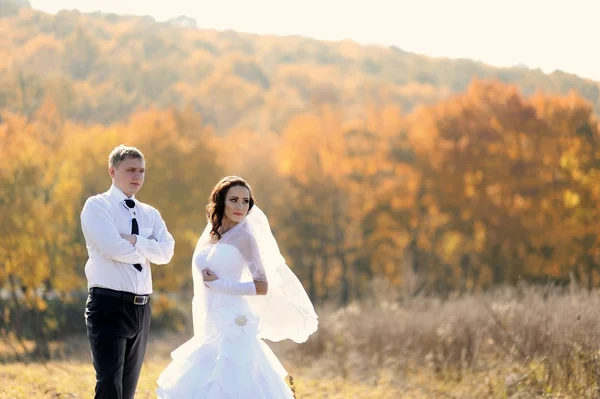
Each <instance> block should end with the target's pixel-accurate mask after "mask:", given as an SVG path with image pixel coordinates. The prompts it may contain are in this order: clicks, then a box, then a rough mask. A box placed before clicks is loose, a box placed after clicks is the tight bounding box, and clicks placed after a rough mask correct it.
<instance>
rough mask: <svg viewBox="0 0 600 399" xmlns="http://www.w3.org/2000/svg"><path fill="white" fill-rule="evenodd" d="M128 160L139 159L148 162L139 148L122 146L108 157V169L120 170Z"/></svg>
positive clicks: (116, 148)
mask: <svg viewBox="0 0 600 399" xmlns="http://www.w3.org/2000/svg"><path fill="white" fill-rule="evenodd" d="M127 158H137V159H139V160H142V161H144V162H145V161H146V160H145V159H144V154H142V152H141V151H140V150H138V149H137V148H135V147H131V146H127V145H125V144H120V145H118V146H116V147H115V148H114V149H113V150H112V151H111V153H110V155H109V156H108V167H109V168H118V167H119V164H120V163H121V162H122V161H124V160H125V159H127Z"/></svg>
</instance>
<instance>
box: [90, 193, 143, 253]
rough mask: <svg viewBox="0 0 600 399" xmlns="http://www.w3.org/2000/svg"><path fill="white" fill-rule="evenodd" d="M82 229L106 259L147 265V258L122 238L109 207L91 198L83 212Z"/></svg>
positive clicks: (99, 200)
mask: <svg viewBox="0 0 600 399" xmlns="http://www.w3.org/2000/svg"><path fill="white" fill-rule="evenodd" d="M81 228H82V230H83V234H84V235H85V237H86V238H87V239H88V240H90V241H91V242H93V243H94V244H96V246H97V247H98V250H99V251H100V252H101V253H102V255H104V256H105V257H107V258H109V259H112V260H114V261H117V262H122V263H131V264H136V263H139V264H142V265H143V264H145V263H146V261H147V257H146V256H144V255H143V254H142V253H141V252H140V251H138V250H137V249H136V248H135V247H134V246H132V245H131V244H130V243H129V242H128V241H127V240H125V239H124V238H123V237H121V234H119V231H118V230H117V226H116V225H115V222H114V219H113V216H112V215H111V213H110V212H109V210H108V205H107V204H105V203H103V202H102V200H101V199H99V198H90V199H88V200H87V201H86V202H85V205H84V206H83V210H82V211H81Z"/></svg>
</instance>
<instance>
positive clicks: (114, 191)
mask: <svg viewBox="0 0 600 399" xmlns="http://www.w3.org/2000/svg"><path fill="white" fill-rule="evenodd" d="M108 195H109V196H110V198H112V199H113V200H115V201H117V202H123V201H125V200H126V199H128V198H129V199H132V200H134V201H136V202H137V200H136V199H135V194H134V195H132V196H131V197H128V196H127V195H125V193H124V192H123V191H121V190H119V189H118V188H117V187H116V186H115V185H114V184H112V185H111V186H110V189H109V190H108Z"/></svg>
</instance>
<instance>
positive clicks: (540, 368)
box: [0, 287, 600, 399]
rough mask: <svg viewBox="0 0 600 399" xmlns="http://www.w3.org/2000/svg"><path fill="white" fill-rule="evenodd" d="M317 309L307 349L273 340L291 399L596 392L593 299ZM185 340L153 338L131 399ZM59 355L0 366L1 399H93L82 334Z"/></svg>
mask: <svg viewBox="0 0 600 399" xmlns="http://www.w3.org/2000/svg"><path fill="white" fill-rule="evenodd" d="M318 312H319V315H320V323H321V324H320V329H319V331H318V333H316V334H315V335H314V336H313V337H311V339H310V340H309V341H308V342H307V343H305V344H302V345H295V344H293V343H277V344H270V345H271V346H272V347H273V349H274V350H275V352H276V353H277V355H278V356H279V357H280V359H281V360H282V362H283V364H284V366H285V367H286V368H287V369H288V371H289V372H290V374H291V375H292V376H293V379H294V387H295V389H296V396H297V398H340V399H341V398H394V399H396V398H541V397H544V398H549V397H552V398H597V397H599V396H600V390H599V387H600V351H599V350H600V317H599V316H600V296H599V295H598V293H596V292H592V293H588V292H586V291H583V290H578V289H570V290H569V289H564V290H558V289H555V288H526V287H523V288H511V289H508V288H507V289H502V290H498V291H496V292H494V293H489V294H485V295H481V296H475V295H470V296H463V297H456V298H446V299H443V300H442V299H439V298H413V299H409V300H407V299H403V298H398V297H393V296H391V295H381V296H380V297H377V296H374V297H373V298H372V299H370V300H364V301H363V302H361V303H356V304H352V305H349V306H348V307H345V308H339V309H335V308H331V309H330V308H327V307H323V308H319V310H318ZM186 338H187V337H186V336H183V335H161V334H159V333H157V332H155V333H154V335H153V338H152V341H151V342H150V344H149V348H148V354H147V357H146V363H145V365H144V368H143V370H142V377H141V381H140V384H139V390H138V395H137V397H138V398H140V399H143V398H154V397H155V394H154V390H155V388H156V383H155V381H156V378H157V376H158V375H159V373H160V372H161V370H162V369H163V368H164V367H165V366H166V364H167V363H168V361H169V352H170V351H171V350H172V349H174V348H175V347H177V346H178V345H179V344H180V343H182V342H183V341H184V340H185V339H186ZM4 349H5V350H7V348H4ZM54 350H55V359H53V360H52V361H50V362H48V363H46V364H41V363H27V364H25V363H23V362H18V361H5V362H4V363H3V364H1V365H0V397H1V398H19V399H20V398H90V397H92V392H93V386H94V380H93V368H92V366H91V362H90V359H89V353H88V352H89V351H88V348H87V342H86V341H85V337H73V338H71V339H69V340H67V341H66V342H64V343H62V344H59V345H56V346H55V348H54Z"/></svg>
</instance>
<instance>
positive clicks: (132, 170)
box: [108, 158, 146, 197]
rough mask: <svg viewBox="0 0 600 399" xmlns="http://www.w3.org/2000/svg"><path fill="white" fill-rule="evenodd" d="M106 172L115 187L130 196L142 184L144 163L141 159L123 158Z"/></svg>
mask: <svg viewBox="0 0 600 399" xmlns="http://www.w3.org/2000/svg"><path fill="white" fill-rule="evenodd" d="M108 172H109V173H110V177H112V179H113V182H114V185H115V187H117V188H118V189H119V190H121V191H123V193H125V195H127V196H128V197H131V196H132V195H134V194H136V193H137V192H138V191H140V188H142V185H143V184H144V175H145V174H146V165H145V163H144V161H142V160H141V159H138V158H125V159H124V160H122V161H121V162H120V163H119V164H118V165H117V166H116V167H114V168H110V169H109V171H108Z"/></svg>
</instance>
